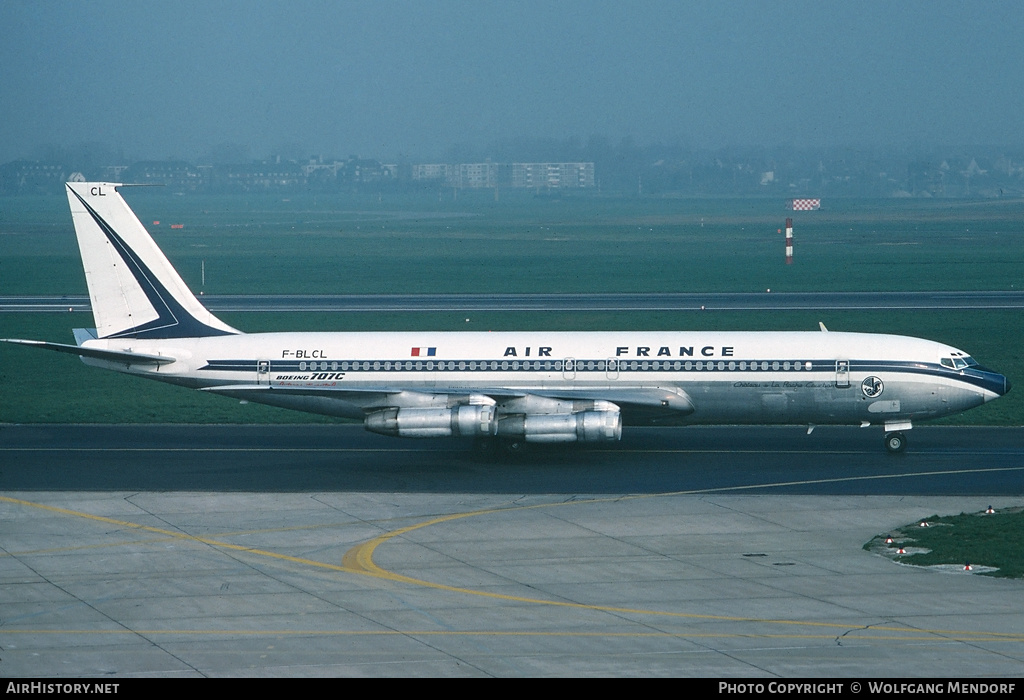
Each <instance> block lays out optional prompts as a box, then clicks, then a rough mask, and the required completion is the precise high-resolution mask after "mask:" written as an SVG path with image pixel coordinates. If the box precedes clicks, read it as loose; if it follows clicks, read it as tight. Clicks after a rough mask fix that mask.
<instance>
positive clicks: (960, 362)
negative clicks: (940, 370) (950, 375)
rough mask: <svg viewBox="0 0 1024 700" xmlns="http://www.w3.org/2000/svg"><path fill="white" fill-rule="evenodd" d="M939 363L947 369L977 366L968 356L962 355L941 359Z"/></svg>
mask: <svg viewBox="0 0 1024 700" xmlns="http://www.w3.org/2000/svg"><path fill="white" fill-rule="evenodd" d="M939 362H940V363H941V364H942V366H943V367H949V368H950V369H964V368H965V367H973V366H974V365H976V364H978V363H977V362H975V361H974V358H973V357H971V356H970V355H962V354H960V355H954V356H953V357H943V358H941V359H940V360H939Z"/></svg>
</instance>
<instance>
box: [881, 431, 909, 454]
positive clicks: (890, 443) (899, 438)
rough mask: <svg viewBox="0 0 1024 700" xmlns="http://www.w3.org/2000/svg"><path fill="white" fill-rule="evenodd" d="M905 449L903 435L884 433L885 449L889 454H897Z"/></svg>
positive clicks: (905, 438)
mask: <svg viewBox="0 0 1024 700" xmlns="http://www.w3.org/2000/svg"><path fill="white" fill-rule="evenodd" d="M906 448H907V436H906V435H904V434H903V433H886V434H885V449H886V450H888V451H889V454H891V455H894V454H899V453H900V452H902V451H903V450H905V449H906Z"/></svg>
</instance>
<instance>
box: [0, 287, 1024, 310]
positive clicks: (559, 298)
mask: <svg viewBox="0 0 1024 700" xmlns="http://www.w3.org/2000/svg"><path fill="white" fill-rule="evenodd" d="M202 301H203V304H204V305H205V306H206V307H207V308H208V309H209V310H210V311H212V312H214V313H217V312H223V311H231V312H246V311H250V312H253V311H261V312H268V311H295V312H297V311H315V312H350V313H351V312H385V311H403V312H426V311H590V312H598V311H604V312H612V311H697V310H704V311H784V310H791V311H792V310H815V311H816V310H822V311H835V310H859V311H870V310H875V311H877V310H899V309H905V310H906V309H1020V308H1024V292H1021V291H968V292H965V291H934V292H781V293H780V292H771V293H769V292H767V291H766V292H764V293H703V292H701V293H654V294H365V295H346V294H333V295H332V294H324V295H268V294H254V295H235V296H232V295H208V296H204V297H203V299H202ZM68 310H74V311H90V310H91V306H90V303H89V298H88V297H86V296H68V295H65V296H0V312H4V311H7V312H59V311H68Z"/></svg>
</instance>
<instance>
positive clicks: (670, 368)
mask: <svg viewBox="0 0 1024 700" xmlns="http://www.w3.org/2000/svg"><path fill="white" fill-rule="evenodd" d="M85 346H86V347H98V348H103V349H109V350H118V351H131V352H138V353H143V354H157V355H166V356H172V357H174V358H175V360H176V361H175V362H174V363H171V364H168V365H162V366H158V367H154V366H141V365H125V364H124V363H117V362H106V361H103V360H90V359H86V362H87V363H89V364H95V365H97V366H102V367H107V368H111V369H119V370H120V371H127V372H129V373H132V374H138V375H144V376H147V377H150V378H154V379H159V380H162V381H166V382H171V383H175V384H180V385H185V386H190V387H194V388H207V389H213V390H216V391H218V393H226V394H228V395H237V396H239V397H243V394H244V398H245V399H247V400H251V401H256V402H262V403H269V404H272V405H283V406H286V407H289V408H298V409H301V410H310V411H313V412H317V413H326V414H332V415H343V416H351V417H362V416H363V415H364V413H365V411H366V410H368V409H372V408H374V407H376V406H395V405H399V406H402V405H406V406H419V405H426V404H428V403H429V400H428V399H425V398H423V397H433V396H437V395H446V396H451V395H469V394H476V393H479V394H486V395H490V396H493V397H495V400H496V401H497V402H498V404H499V406H500V405H501V403H502V400H503V397H516V396H522V395H524V394H533V395H540V396H545V395H550V396H558V397H563V398H564V397H577V396H578V397H580V398H598V397H602V398H607V400H609V401H613V402H617V403H619V404H620V405H621V407H622V411H623V416H624V419H625V420H626V422H628V423H658V422H667V423H703V424H708V423H789V424H803V423H814V424H830V423H835V424H857V423H864V422H868V423H873V424H892V423H897V422H901V421H907V422H909V421H917V420H921V419H928V418H936V417H939V416H944V415H949V414H952V413H957V412H960V411H963V410H966V409H967V408H971V407H973V406H977V405H980V404H982V403H984V402H986V401H988V400H991V399H993V398H996V397H997V396H999V395H1000V394H999V393H997V392H996V391H994V390H992V389H991V388H987V387H986V386H984V382H979V381H973V382H972V381H970V379H971V376H972V375H965V371H964V370H960V371H957V370H953V369H950V368H946V367H943V366H942V365H940V358H942V357H946V356H948V355H950V354H951V353H956V352H957V351H956V349H955V348H952V347H950V346H947V345H943V344H940V343H935V342H932V341H928V340H921V339H917V338H910V337H903V336H893V335H876V334H861V333H839V332H832V333H823V332H668V333H666V332H643V331H636V332H523V333H519V332H500V333H478V332H412V333H405V332H403V333H256V334H245V335H228V336H219V337H212V338H180V339H168V340H133V339H127V338H125V339H118V340H110V339H106V340H93V341H88V342H87V343H86V344H85ZM510 348H514V349H515V354H514V355H510V354H509V349H510ZM528 351H529V354H527V352H528ZM414 353H415V354H414ZM869 378H871V379H873V380H875V382H876V384H877V383H878V382H880V385H879V386H880V389H881V390H880V391H878V387H877V386H874V385H872V386H869V387H868V388H867V389H865V388H864V387H863V386H862V385H863V383H864V382H865V381H868V380H869ZM396 387H398V388H399V389H396ZM232 388H235V389H238V390H239V393H238V394H233V393H232V392H231V389H232ZM284 389H287V390H291V391H289V392H288V393H287V394H286V392H283V391H277V390H284ZM316 390H331V391H333V392H335V394H334V395H332V396H329V397H328V396H327V392H326V391H321V392H317V391H316ZM295 391H298V392H300V393H298V394H296V393H295ZM302 391H308V392H309V396H304V395H302V394H301V392H302ZM350 391H351V392H352V393H351V394H348V392H350ZM631 391H638V392H641V393H638V394H635V395H634V394H631V393H630V392H631ZM659 391H662V392H673V391H676V392H678V393H677V394H671V393H669V394H666V397H667V398H666V399H665V400H664V402H662V400H659V399H657V396H658V394H657V392H659ZM389 392H390V393H389ZM642 392H648V393H647V394H644V393H642ZM876 392H877V393H876ZM419 393H422V395H423V397H420V396H417V394H419ZM385 396H386V398H385ZM676 397H680V398H676ZM659 404H660V405H659Z"/></svg>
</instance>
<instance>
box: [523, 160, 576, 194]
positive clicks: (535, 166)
mask: <svg viewBox="0 0 1024 700" xmlns="http://www.w3.org/2000/svg"><path fill="white" fill-rule="evenodd" d="M511 185H512V187H523V188H527V189H542V188H543V189H584V188H589V187H593V186H594V164H593V163H513V164H512V182H511Z"/></svg>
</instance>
